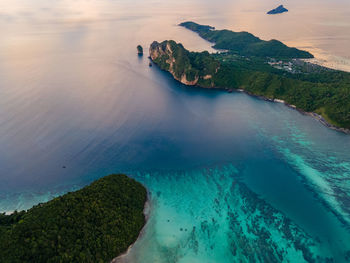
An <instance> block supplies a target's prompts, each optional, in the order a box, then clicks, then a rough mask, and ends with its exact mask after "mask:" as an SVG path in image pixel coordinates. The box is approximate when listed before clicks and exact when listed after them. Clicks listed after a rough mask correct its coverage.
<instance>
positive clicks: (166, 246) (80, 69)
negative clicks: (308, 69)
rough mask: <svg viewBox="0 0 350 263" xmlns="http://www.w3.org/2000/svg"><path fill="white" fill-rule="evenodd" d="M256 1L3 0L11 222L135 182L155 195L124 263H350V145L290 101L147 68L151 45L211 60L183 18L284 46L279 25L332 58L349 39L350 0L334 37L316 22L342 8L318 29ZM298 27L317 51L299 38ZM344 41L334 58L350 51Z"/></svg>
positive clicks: (3, 102) (2, 195) (2, 169)
mask: <svg viewBox="0 0 350 263" xmlns="http://www.w3.org/2000/svg"><path fill="white" fill-rule="evenodd" d="M247 3H249V4H247ZM254 3H255V2H254V1H248V2H244V3H243V2H241V1H224V0H223V1H222V2H221V4H220V5H217V4H215V5H214V4H213V3H211V2H209V1H204V2H199V1H193V2H190V3H189V2H188V1H176V2H175V1H169V3H165V2H163V1H159V2H158V1H141V0H138V1H135V2H129V1H128V2H127V1H106V0H103V1H85V0H79V1H76V2H74V3H73V2H71V1H66V0H63V1H55V0H53V1H52V2H51V3H47V1H43V0H39V1H23V0H15V1H4V4H3V6H2V11H0V28H1V30H2V32H3V33H2V34H3V35H4V37H3V38H1V39H0V212H10V211H14V210H16V209H17V210H21V209H28V208H30V207H31V206H32V205H34V204H37V203H39V202H43V201H47V200H50V199H52V198H53V197H55V196H57V195H59V194H62V193H65V192H67V191H71V190H75V189H78V188H80V187H82V186H84V185H86V184H88V183H89V182H91V181H93V180H95V179H97V178H100V177H102V176H104V175H107V174H110V173H126V174H128V175H130V176H131V177H133V178H135V179H136V180H138V181H140V182H141V183H143V184H144V185H145V186H146V187H147V188H148V190H149V193H150V208H149V220H148V223H147V225H146V227H145V229H144V231H143V233H142V235H141V237H140V238H139V240H138V241H137V242H136V243H135V245H134V246H133V248H132V249H131V250H130V251H129V253H128V255H127V256H125V257H123V258H121V259H120V262H142V263H145V262H146V263H147V262H161V263H163V262H164V263H165V262H174V263H175V262H176V263H177V262H179V263H185V262H186V263H187V262H189V263H190V262H191V263H192V262H201V263H202V262H210V263H214V262H215V263H216V262H218V263H221V262H347V261H348V262H349V261H350V160H349V157H350V136H349V135H345V134H342V133H339V132H336V131H332V130H330V129H328V128H326V127H324V126H322V125H321V124H320V123H319V122H317V121H315V120H314V119H312V118H310V117H308V116H304V115H302V114H300V113H299V112H297V111H295V110H293V109H290V108H287V107H286V106H284V105H282V104H280V103H271V102H266V101H263V100H260V99H257V98H254V97H251V96H248V95H246V94H243V93H239V92H234V93H226V92H223V91H215V90H204V89H198V88H193V87H190V88H189V87H185V86H183V85H181V84H179V83H178V82H176V81H175V80H173V79H172V77H171V76H170V75H169V74H167V73H165V72H162V71H160V70H159V69H158V68H157V67H156V66H153V67H149V66H148V63H149V60H148V58H147V49H148V45H149V44H150V43H151V42H152V41H153V40H158V41H160V40H164V39H175V40H177V41H181V42H183V43H184V45H185V47H186V48H188V49H190V50H205V49H206V50H212V49H211V48H210V43H207V42H205V41H204V40H202V39H200V38H199V37H198V36H197V35H196V34H193V33H192V32H188V31H186V29H184V28H180V27H178V26H176V23H177V22H181V21H183V20H189V19H191V20H195V21H198V22H202V23H210V24H212V25H218V26H221V27H229V28H230V29H233V30H235V26H234V25H235V23H237V27H238V29H239V30H240V29H244V26H242V25H244V24H245V22H246V21H250V22H251V21H257V22H256V23H257V24H259V25H257V26H256V28H258V29H257V32H254V33H255V34H258V33H259V32H260V31H259V30H260V29H261V34H262V37H265V38H266V37H268V38H278V37H279V36H277V35H274V34H273V32H275V30H273V29H274V28H272V29H271V30H268V27H271V26H272V25H275V26H276V27H278V26H279V23H276V21H277V22H278V21H282V22H281V23H282V24H283V23H284V24H288V25H289V27H290V28H291V30H290V32H289V33H281V36H280V38H279V39H281V40H283V41H286V42H287V43H290V44H295V45H296V46H298V47H301V48H307V45H311V46H309V47H310V50H322V52H330V51H329V50H328V49H322V48H324V47H325V46H327V45H325V42H326V40H325V39H324V38H325V37H326V36H327V35H328V34H327V32H328V31H327V30H333V29H334V27H335V24H336V25H338V26H341V27H343V28H344V30H349V28H350V25H348V26H349V27H347V24H346V23H345V24H344V23H340V22H339V21H343V20H341V18H342V17H343V18H344V21H347V20H346V19H347V18H348V16H347V13H346V12H345V13H344V6H345V7H347V5H348V3H347V2H346V1H345V2H344V1H340V0H339V3H337V4H338V8H339V9H336V8H334V10H333V12H335V13H337V14H338V16H335V15H334V16H332V17H333V18H334V17H337V19H338V20H339V21H338V20H337V21H338V23H335V22H334V21H333V22H334V23H333V24H332V25H331V26H329V24H327V23H326V22H327V21H328V20H327V19H323V20H322V23H321V20H319V18H320V17H321V15H320V14H322V10H327V9H326V8H328V6H329V4H330V1H328V2H327V1H324V9H322V8H321V7H322V6H321V7H320V8H319V9H317V10H314V11H313V12H314V13H312V12H311V15H310V16H309V17H308V20H307V21H309V20H311V21H312V23H311V22H310V25H309V24H306V25H305V24H304V25H302V24H297V23H296V22H295V19H293V12H294V13H295V14H294V15H295V16H302V14H303V12H304V10H305V6H303V5H301V6H298V5H296V4H295V3H292V2H288V3H289V4H290V6H291V7H293V8H294V11H292V12H289V13H288V14H286V16H285V17H286V18H284V17H282V16H279V17H277V18H274V17H273V18H271V17H267V18H266V17H265V16H263V15H260V13H261V12H263V11H265V9H267V10H269V9H271V8H272V7H274V6H273V5H274V2H273V1H266V2H264V3H262V1H259V3H255V4H256V5H254ZM332 3H333V2H332ZM300 4H301V3H300ZM271 5H272V6H271ZM304 5H306V7H308V6H307V4H306V3H304ZM135 6H137V7H138V8H135ZM267 6H268V8H267ZM270 7H271V8H270ZM293 8H292V10H293ZM310 10H311V9H310ZM349 10H350V9H349ZM324 12H325V11H324ZM232 13H234V14H236V15H237V16H236V18H235V19H236V20H234V19H233V18H232V17H231V14H232ZM239 15H242V16H243V15H245V16H244V19H243V18H242V19H241V20H240V19H239V18H237V17H239ZM249 18H250V20H249ZM323 18H324V17H323ZM270 19H275V21H274V22H271V21H270ZM312 19H313V20H312ZM284 20H286V21H284ZM317 22H319V24H317ZM264 23H265V24H264ZM238 25H239V26H238ZM263 25H265V28H264V26H263ZM308 25H309V27H307V26H308ZM316 25H318V26H316ZM251 27H252V28H254V25H253V24H251V23H250V24H249V23H247V28H246V29H247V30H248V29H249V28H251ZM300 27H306V28H308V30H306V31H307V32H309V34H308V37H305V38H303V39H306V40H305V42H303V41H302V40H301V39H299V38H300V35H297V34H295V37H294V36H293V34H292V33H293V32H296V31H298V29H299V28H300ZM330 27H331V28H330ZM266 32H271V33H266ZM302 32H304V31H302ZM310 32H312V34H311V33H310ZM332 32H335V31H334V30H333V31H332ZM339 32H340V31H339ZM304 33H305V35H307V33H306V32H304ZM334 34H335V33H334ZM258 35H259V34H258ZM334 38H335V39H337V38H338V39H339V43H343V44H344V43H345V44H346V43H348V42H346V41H349V38H347V39H346V40H344V35H343V34H340V33H339V35H336V34H335V36H333V38H332V39H333V40H334ZM320 39H322V40H320ZM298 41H299V42H298ZM137 44H142V45H143V46H144V49H145V51H146V54H145V56H144V57H138V56H137V54H136V45H137ZM318 44H319V45H318ZM345 44H344V46H342V47H341V48H340V47H339V48H337V50H341V54H336V51H334V54H335V55H337V56H338V57H340V56H342V55H343V54H347V55H348V56H349V55H350V53H349V52H350V50H348V52H346V45H345ZM328 45H330V46H331V43H328ZM327 47H328V46H327ZM344 50H345V51H344ZM331 51H332V50H331ZM322 52H321V53H322ZM332 54H333V53H332ZM342 61H344V63H345V61H346V59H345V58H344V60H342ZM332 63H336V61H332ZM329 260H331V261H329ZM332 260H333V261H332Z"/></svg>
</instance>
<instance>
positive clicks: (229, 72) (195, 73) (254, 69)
mask: <svg viewBox="0 0 350 263" xmlns="http://www.w3.org/2000/svg"><path fill="white" fill-rule="evenodd" d="M180 26H184V27H186V28H188V29H190V30H192V31H194V32H197V33H198V34H199V35H200V36H201V37H203V38H204V39H206V40H209V41H211V42H212V43H214V46H213V47H214V48H216V49H224V50H225V51H224V52H219V53H216V54H210V53H208V52H207V51H204V52H190V51H188V50H186V49H185V48H184V47H183V45H182V44H180V43H176V42H175V41H172V40H168V41H163V42H161V43H158V42H156V41H155V42H153V43H152V44H151V46H150V58H151V59H152V61H153V62H154V63H155V64H157V65H158V66H159V67H160V68H161V69H163V70H166V71H168V72H170V73H171V74H172V75H173V77H174V78H175V79H177V80H178V81H180V82H181V83H183V84H185V85H192V86H199V87H202V88H217V89H224V90H227V91H230V92H231V91H233V90H238V91H244V92H246V93H248V94H251V95H255V96H259V97H261V98H264V99H266V100H270V101H276V102H283V103H285V104H287V105H289V106H290V107H292V108H294V109H298V110H299V111H301V112H303V113H305V114H309V115H311V116H312V117H314V118H316V119H318V120H319V121H321V122H322V123H323V124H324V125H326V126H328V127H330V128H332V129H337V130H339V131H342V132H347V133H349V132H350V130H349V129H350V73H347V72H342V71H336V70H331V69H328V68H324V67H321V66H318V65H314V64H311V63H308V62H304V61H303V60H300V58H309V57H313V56H312V55H311V54H310V53H309V52H307V51H302V50H299V49H296V48H290V47H288V46H286V45H284V44H283V43H281V42H279V41H277V40H276V41H272V42H271V41H264V40H260V39H259V38H257V37H255V36H253V35H252V34H250V33H247V32H240V33H236V32H232V31H230V30H215V29H214V27H211V26H207V25H199V24H196V23H194V22H185V23H181V24H180Z"/></svg>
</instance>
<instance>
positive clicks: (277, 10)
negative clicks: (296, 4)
mask: <svg viewBox="0 0 350 263" xmlns="http://www.w3.org/2000/svg"><path fill="white" fill-rule="evenodd" d="M284 12H288V9H286V8H285V7H284V6H283V5H280V6H278V7H277V8H275V9H272V10H270V11H269V12H267V14H268V15H275V14H281V13H284Z"/></svg>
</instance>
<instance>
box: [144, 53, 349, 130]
mask: <svg viewBox="0 0 350 263" xmlns="http://www.w3.org/2000/svg"><path fill="white" fill-rule="evenodd" d="M148 58H149V59H150V61H151V62H152V63H154V64H155V65H157V63H156V62H154V61H153V59H152V58H151V57H148ZM157 67H158V68H159V69H160V70H161V71H165V72H167V73H169V74H170V75H171V76H172V77H173V79H174V80H176V81H177V82H179V83H181V84H182V85H185V86H186V87H197V88H201V89H213V90H222V91H226V92H228V93H232V92H233V91H235V92H242V93H245V94H247V95H249V96H252V97H256V98H258V99H261V100H265V101H269V102H275V103H282V104H284V105H285V106H287V107H288V108H291V109H293V110H296V111H298V112H299V113H301V114H302V115H306V116H310V117H312V118H313V119H314V120H317V121H318V122H320V123H321V124H322V125H323V126H325V127H327V128H329V129H331V130H334V131H337V132H341V133H343V134H347V135H350V129H347V128H342V127H338V126H335V125H333V124H331V123H329V122H328V121H326V120H325V119H324V118H323V116H322V115H319V114H317V113H315V112H307V111H304V110H302V109H299V108H297V107H296V106H295V105H292V104H289V103H287V102H286V101H284V100H281V99H270V98H267V97H265V96H262V95H256V94H254V93H251V92H249V91H246V90H244V89H231V88H218V87H201V86H199V85H188V84H186V83H183V82H181V81H180V80H178V79H177V78H175V76H174V75H173V74H172V73H171V72H169V71H167V70H163V69H161V68H160V67H159V66H158V65H157Z"/></svg>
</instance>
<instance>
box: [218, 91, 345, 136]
mask: <svg viewBox="0 0 350 263" xmlns="http://www.w3.org/2000/svg"><path fill="white" fill-rule="evenodd" d="M223 90H226V91H228V89H223ZM234 91H236V92H243V93H245V94H247V95H249V96H252V97H256V98H258V99H261V100H265V101H268V102H275V103H282V104H284V105H285V106H287V107H288V108H291V109H293V110H296V111H298V112H299V113H301V114H302V115H306V116H310V117H312V118H313V119H315V120H317V121H318V122H320V123H321V124H322V125H323V126H325V127H327V128H329V129H331V130H334V131H337V132H341V133H344V134H349V135H350V129H346V128H342V127H337V126H335V125H333V124H331V123H329V122H328V121H326V120H325V119H324V118H323V116H322V115H320V114H317V113H315V112H307V111H304V110H302V109H300V108H298V107H296V106H295V105H292V104H289V103H288V102H286V101H284V100H281V99H270V98H267V97H264V96H261V95H256V94H253V93H250V92H248V91H246V90H243V89H236V90H234Z"/></svg>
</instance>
